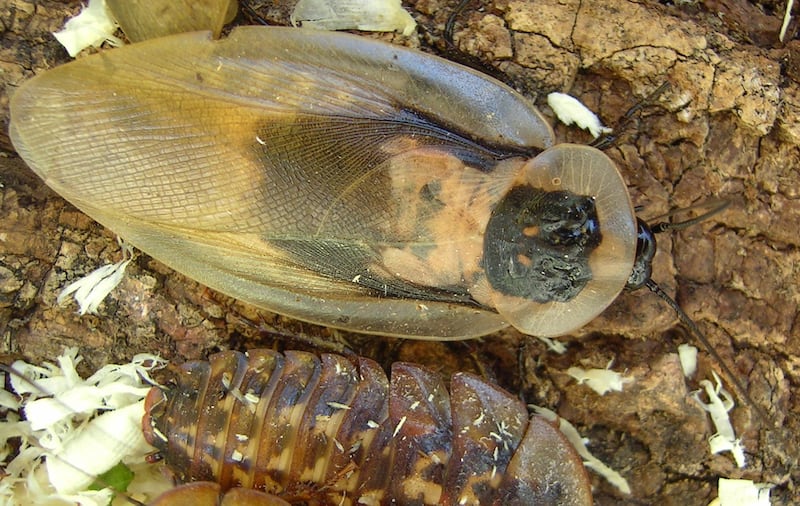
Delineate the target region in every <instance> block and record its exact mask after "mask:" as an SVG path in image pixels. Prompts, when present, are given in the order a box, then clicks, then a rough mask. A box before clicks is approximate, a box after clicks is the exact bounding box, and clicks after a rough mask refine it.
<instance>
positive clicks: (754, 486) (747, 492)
mask: <svg viewBox="0 0 800 506" xmlns="http://www.w3.org/2000/svg"><path fill="white" fill-rule="evenodd" d="M717 488H718V491H717V498H716V499H714V500H713V501H711V502H710V503H708V506H769V505H770V501H769V491H770V489H772V485H770V484H769V483H755V482H753V481H752V480H729V479H727V478H720V479H719V485H718V487H717Z"/></svg>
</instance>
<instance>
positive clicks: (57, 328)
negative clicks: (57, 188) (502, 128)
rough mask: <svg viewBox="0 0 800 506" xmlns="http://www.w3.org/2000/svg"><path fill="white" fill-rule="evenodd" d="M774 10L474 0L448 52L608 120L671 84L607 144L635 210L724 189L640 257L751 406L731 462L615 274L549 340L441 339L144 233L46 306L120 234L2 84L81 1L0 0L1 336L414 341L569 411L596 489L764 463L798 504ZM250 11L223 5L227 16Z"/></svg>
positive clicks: (105, 351) (76, 342)
mask: <svg viewBox="0 0 800 506" xmlns="http://www.w3.org/2000/svg"><path fill="white" fill-rule="evenodd" d="M276 3H277V2H271V1H270V2H266V1H262V2H257V1H253V2H250V6H251V7H252V8H253V10H255V11H257V12H259V13H261V15H262V16H265V17H272V18H274V19H275V20H276V21H278V22H282V23H284V24H285V23H286V22H287V21H288V19H287V15H286V12H287V11H288V8H286V6H282V7H281V6H279V7H276ZM457 3H458V2H455V1H449V2H448V1H444V0H418V1H411V2H405V3H404V4H405V6H406V7H407V8H408V9H409V10H410V12H411V13H412V15H413V16H414V17H415V18H416V19H417V21H418V23H419V25H420V30H418V33H417V34H415V35H414V36H412V38H411V39H407V38H404V37H402V36H399V35H391V34H383V35H379V37H381V38H385V39H389V40H393V41H394V42H397V43H402V44H406V45H412V46H415V47H419V48H421V49H422V50H425V51H430V52H437V53H439V54H443V55H444V56H445V57H447V56H448V53H447V52H446V51H443V50H442V49H441V48H443V47H444V45H443V44H442V42H441V37H442V33H443V30H444V24H445V22H446V20H447V17H448V16H449V14H450V13H451V12H452V11H453V9H454V8H455V4H457ZM481 4H482V5H481ZM783 9H784V5H783V3H782V2H774V1H771V0H764V1H761V2H759V1H755V0H754V1H753V2H749V1H746V0H717V1H711V0H709V1H706V2H674V3H673V2H657V1H650V0H640V1H620V0H593V1H581V0H543V1H538V0H537V1H533V0H495V1H486V2H477V1H475V2H473V5H471V6H469V7H468V8H467V9H466V10H465V11H464V12H463V13H462V14H461V15H460V16H459V17H458V19H457V22H456V25H455V41H456V44H457V46H458V49H459V50H460V51H461V52H463V53H466V54H469V55H472V56H474V57H475V58H476V59H478V60H480V61H481V62H484V63H485V64H487V65H489V66H491V67H493V68H495V69H499V70H500V71H502V72H503V73H504V74H505V75H506V76H508V79H509V81H510V82H511V83H512V84H513V85H514V86H516V87H518V88H519V89H522V90H524V92H525V93H526V94H528V95H529V96H530V99H531V100H533V101H535V102H536V104H537V105H539V106H540V107H541V108H542V110H543V111H544V112H545V113H546V114H550V115H552V114H551V113H550V111H549V109H548V108H547V106H546V103H545V97H546V95H547V93H549V92H551V91H562V92H568V93H570V94H572V95H574V96H576V97H578V98H580V99H581V100H582V101H583V102H584V103H586V104H587V105H588V106H589V107H590V108H592V109H593V110H594V111H596V112H598V114H599V116H600V117H601V118H602V120H603V122H604V123H605V124H606V125H610V126H612V127H613V126H615V125H623V123H624V118H623V115H624V113H625V112H626V111H627V110H628V109H630V108H631V107H633V106H634V105H636V104H637V103H640V102H642V101H643V100H646V98H647V97H648V96H649V95H650V94H651V93H652V92H653V91H654V90H655V89H656V88H658V87H659V86H660V85H661V84H663V83H665V82H669V83H670V87H669V89H668V90H666V91H665V92H664V93H662V94H661V95H660V96H659V97H658V98H656V99H655V100H653V101H652V103H647V102H645V103H644V106H643V107H642V109H641V110H640V112H639V113H637V114H636V115H635V116H634V121H633V124H631V123H630V122H629V123H627V124H626V125H623V126H625V128H624V129H623V132H622V135H621V137H620V138H619V140H618V142H617V143H616V144H615V145H614V146H613V147H611V148H609V149H607V150H606V153H607V154H608V155H609V156H610V157H611V158H612V159H613V160H615V162H616V163H617V164H618V166H619V168H620V170H621V171H622V173H623V175H624V177H625V178H626V181H627V182H628V185H629V188H630V192H631V196H632V199H633V202H634V205H637V206H641V215H642V216H644V217H645V218H653V217H656V216H659V215H662V214H664V213H666V212H668V211H669V210H670V209H673V208H676V207H687V206H690V205H693V204H696V203H698V202H702V201H705V200H708V199H711V198H716V197H721V198H725V199H728V200H729V201H730V202H731V205H730V207H729V208H728V209H727V210H726V211H724V212H723V213H721V214H719V215H717V216H714V217H713V218H712V219H710V220H708V221H706V222H703V223H701V224H699V225H696V226H692V227H689V228H687V229H685V230H681V231H678V232H674V233H670V234H663V235H664V236H663V237H659V253H658V255H657V256H656V260H655V264H654V272H653V278H654V279H655V280H656V281H657V282H658V283H659V284H660V285H661V286H662V287H663V288H664V289H665V290H666V291H667V292H668V293H670V294H672V295H674V296H675V297H676V299H677V301H678V303H679V304H680V306H681V307H682V308H683V309H684V310H685V311H686V312H687V313H688V314H689V316H690V317H691V318H692V319H693V320H694V321H696V322H697V324H698V326H699V327H700V329H701V330H702V331H703V332H704V333H705V334H706V336H707V337H708V339H709V340H710V341H711V343H712V344H713V346H714V347H715V348H716V350H717V351H718V353H719V354H720V355H721V356H722V358H723V360H724V361H726V363H727V364H728V365H729V366H730V367H731V369H732V370H733V372H734V373H735V374H736V375H737V376H738V378H739V381H740V382H741V383H742V384H743V385H744V386H745V388H746V389H747V391H748V393H749V396H750V397H751V398H752V399H753V401H754V402H755V403H756V404H757V405H758V406H760V407H761V408H762V409H763V410H764V411H765V412H766V413H767V415H768V417H767V419H766V420H761V419H759V417H758V416H757V415H756V413H755V412H754V410H753V409H752V408H750V407H748V406H746V404H745V403H744V402H743V401H742V399H741V396H740V395H736V397H737V406H736V408H735V409H734V410H733V411H732V412H731V418H732V422H733V425H734V428H735V429H736V433H737V435H738V436H739V437H741V438H742V441H743V444H744V447H745V448H746V452H747V459H748V464H747V466H746V467H745V468H744V469H739V468H737V467H736V465H735V463H734V462H733V460H732V459H731V458H730V455H729V454H721V455H711V454H710V453H709V451H708V443H707V438H708V437H709V436H710V435H711V434H713V432H714V428H713V425H712V424H711V422H710V420H709V418H708V416H707V414H706V413H705V412H704V411H702V410H701V409H700V408H699V406H698V405H697V404H696V403H695V402H694V401H693V400H692V399H691V398H690V396H689V394H690V392H691V391H692V390H695V389H697V388H699V387H698V384H697V381H696V380H685V379H684V378H683V375H682V374H681V370H680V365H679V362H678V356H677V352H676V349H677V345H678V344H680V343H682V342H687V341H691V337H690V336H689V334H688V333H687V332H686V331H685V330H684V329H683V327H682V326H681V324H680V323H679V322H678V321H677V318H676V317H675V314H674V313H673V312H672V311H671V310H670V309H669V308H668V307H667V306H665V305H664V304H663V303H662V302H661V300H659V299H658V298H657V297H656V296H654V295H653V294H651V293H649V292H647V290H640V291H638V292H633V293H623V294H622V295H621V296H620V297H619V298H618V299H617V300H616V301H615V302H614V303H613V304H612V305H611V307H610V308H609V309H608V310H607V311H606V312H605V313H604V314H603V315H602V316H601V317H599V318H597V319H596V320H595V321H593V322H592V323H591V324H590V325H589V326H587V327H585V328H583V329H581V331H580V332H578V333H576V334H575V335H573V336H567V337H565V338H564V339H563V340H564V341H565V342H566V343H567V344H568V351H567V352H566V353H565V354H563V355H556V354H554V353H552V352H549V351H547V349H546V347H545V346H544V345H543V344H542V343H540V342H539V341H537V340H535V339H533V338H530V337H528V336H524V335H522V334H520V333H518V332H516V331H513V330H508V331H505V332H502V333H499V334H497V335H491V336H487V337H485V338H482V339H479V340H472V341H464V342H447V343H444V342H434V341H429V342H423V341H409V340H399V339H391V338H385V337H375V336H361V335H356V334H350V333H346V332H341V331H337V330H332V329H326V328H320V327H315V326H313V325H309V324H305V323H300V322H296V321H290V320H288V319H286V318H284V317H281V316H278V315H273V314H268V313H265V312H264V311H260V310H257V309H255V308H252V307H247V306H245V305H243V304H241V303H238V302H236V301H234V300H232V299H230V298H227V297H225V296H223V295H220V294H217V293H213V292H211V291H210V290H209V289H207V288H205V287H203V286H202V285H200V284H198V283H197V282H195V281H193V280H190V279H187V278H185V277H184V276H181V275H179V274H176V273H175V272H173V271H171V270H169V269H168V268H166V267H164V266H163V265H161V264H160V263H159V262H157V261H155V260H153V259H151V258H149V257H147V256H146V255H144V254H138V255H137V257H136V258H135V260H134V261H133V263H132V264H131V265H130V266H129V267H128V270H127V274H126V276H125V278H124V280H123V281H122V283H121V285H120V286H119V287H118V288H117V289H116V290H114V291H113V292H112V293H111V295H110V296H109V297H108V298H107V299H106V301H105V302H104V304H103V305H102V306H101V307H100V310H99V314H97V315H85V316H79V315H78V314H77V313H76V306H75V305H74V303H70V304H64V305H58V304H57V303H56V297H57V295H58V293H59V291H60V289H61V288H62V287H63V286H64V285H65V284H67V283H68V282H70V281H72V280H74V279H76V278H78V277H80V276H82V275H84V274H86V273H88V272H90V271H91V270H93V269H94V268H96V267H98V266H99V265H102V264H105V263H111V262H115V261H117V260H119V259H120V257H121V252H120V249H119V246H118V245H117V242H116V240H115V236H114V234H113V233H112V232H110V231H109V230H106V229H103V228H102V227H101V226H100V225H98V224H96V223H94V222H93V221H92V220H91V219H90V218H88V217H86V216H85V215H83V214H82V213H80V212H79V211H77V210H76V209H75V208H73V207H72V206H71V205H70V204H68V203H67V202H65V201H64V200H63V199H62V198H60V197H59V196H58V195H56V194H55V193H54V192H52V191H51V190H50V189H48V188H47V187H46V186H45V185H44V183H43V182H42V181H41V180H39V179H38V178H37V177H36V176H35V175H34V174H33V173H32V172H31V171H30V170H29V169H28V168H27V167H26V166H25V164H24V162H23V161H22V160H20V159H19V158H18V157H17V155H16V154H15V152H14V148H13V146H12V145H11V143H10V141H9V138H8V121H9V114H8V104H9V97H10V96H11V95H13V93H14V91H15V89H16V88H17V87H18V86H19V85H20V84H21V83H22V82H24V81H25V80H26V79H28V78H30V77H32V76H33V75H36V74H38V73H41V72H45V71H46V70H47V69H49V68H52V67H55V66H58V65H61V64H63V63H66V62H67V61H68V60H69V57H68V56H67V54H66V52H65V51H64V49H63V48H62V47H61V46H60V45H59V44H58V43H57V42H56V40H55V39H54V38H53V37H52V35H51V32H52V31H55V30H58V29H60V28H61V26H62V25H63V23H64V20H65V19H66V18H68V17H69V16H71V15H74V14H76V13H77V12H78V11H79V10H80V2H74V1H64V2H58V1H44V0H43V1H38V2H36V1H31V0H5V1H4V2H2V5H0V183H2V185H0V339H1V341H0V353H3V354H5V355H6V357H5V359H10V358H11V357H22V358H25V359H27V360H29V361H34V362H41V361H45V360H50V361H52V360H54V359H55V358H56V356H57V355H58V354H59V353H60V352H61V351H62V350H63V348H64V347H65V346H78V347H79V348H80V351H81V353H82V355H83V356H84V357H85V358H86V360H85V362H84V364H83V367H85V371H84V372H88V371H90V370H93V369H95V368H97V367H99V366H102V365H103V364H105V363H109V362H118V361H123V360H126V359H129V358H130V357H131V356H132V355H133V354H135V353H138V352H143V351H148V352H152V353H158V354H161V355H163V356H165V357H167V358H170V359H172V360H174V361H176V362H182V361H184V360H188V359H198V358H204V357H206V356H207V355H208V354H209V353H211V352H214V351H218V350H221V349H240V350H244V349H248V348H255V347H265V346H266V347H275V348H277V349H281V350H283V349H303V350H312V351H336V352H348V353H349V352H352V353H355V354H359V355H365V356H368V357H371V358H374V359H376V360H377V361H378V362H379V363H381V364H382V365H383V366H384V367H387V366H388V365H389V364H390V363H391V362H393V361H397V360H404V361H412V362H417V363H421V364H425V365H428V366H429V367H432V368H433V369H435V370H436V371H439V372H441V374H442V375H443V377H445V378H446V377H449V375H450V374H451V373H452V372H454V371H457V370H466V371H473V372H477V373H479V374H482V375H484V376H485V377H487V378H488V379H490V380H492V381H496V382H497V383H498V384H500V385H501V386H502V387H504V388H506V389H507V390H509V391H511V392H514V393H518V394H519V395H520V397H521V398H522V399H523V400H524V401H526V402H528V403H531V404H537V405H543V406H548V407H550V408H552V409H554V410H555V411H557V412H558V413H559V414H560V415H561V416H563V417H564V418H566V419H568V420H570V421H571V422H572V423H573V424H575V425H576V426H577V427H578V429H579V430H580V431H581V433H582V434H584V435H585V436H586V437H587V438H589V440H590V443H589V447H590V449H591V450H592V451H593V452H594V454H595V455H596V456H598V457H599V458H600V459H601V460H602V461H604V462H605V463H607V464H608V465H609V466H611V467H612V468H614V469H617V470H619V471H620V472H621V473H622V475H623V476H625V477H626V478H627V479H628V481H629V482H630V483H631V486H632V489H633V490H632V494H631V495H629V496H625V495H621V494H620V493H619V492H618V491H617V490H616V489H615V488H613V487H612V486H611V485H609V484H608V483H607V482H605V481H604V480H603V479H601V478H599V477H597V476H593V480H594V486H595V502H596V504H663V505H669V504H708V502H709V501H711V500H712V499H713V498H714V497H716V487H717V478H718V477H728V478H744V479H752V480H754V481H756V482H768V483H772V484H775V485H776V487H775V488H774V489H773V491H772V497H773V502H772V504H787V505H788V504H798V503H800V493H798V492H797V489H796V487H797V484H798V480H799V479H800V474H799V473H800V471H798V469H800V466H798V465H797V464H798V456H800V401H799V400H798V397H797V396H796V395H794V390H795V389H796V388H797V384H798V381H800V316H798V302H800V252H799V251H798V246H800V234H798V231H800V175H798V169H800V148H799V144H800V86H799V85H798V80H799V79H800V70H798V69H800V40H796V39H795V35H796V32H797V24H796V22H793V23H792V24H790V25H789V30H788V33H787V36H786V40H785V41H784V42H780V41H779V40H778V31H779V29H780V25H781V19H782V17H783ZM248 22H250V20H248V18H247V16H245V15H242V14H240V15H239V16H238V17H237V19H236V20H235V21H234V24H246V23H248ZM365 36H375V35H365ZM92 51H94V50H92ZM556 133H557V136H558V138H559V139H560V140H570V141H572V142H588V141H590V140H591V139H590V138H589V137H588V135H587V134H585V133H584V132H581V131H577V130H575V129H573V128H566V127H563V126H558V127H557V128H556ZM100 169H101V168H92V167H87V168H86V170H100ZM692 344H696V343H692ZM5 359H4V360H5ZM612 360H613V369H614V370H617V371H625V374H626V375H628V376H631V377H632V378H633V379H634V381H633V382H632V383H629V384H627V385H625V388H624V390H623V391H622V392H614V393H609V394H606V395H605V396H599V395H597V394H596V393H595V392H593V391H592V390H590V389H589V388H588V387H587V386H586V385H579V384H577V383H576V381H575V380H573V379H572V378H571V377H570V376H569V375H567V373H566V370H567V368H569V367H571V366H579V367H583V368H604V367H606V366H607V364H608V363H609V362H610V361H612ZM6 361H7V360H6ZM712 369H715V370H719V366H718V365H717V364H715V363H714V362H713V360H712V359H711V358H710V357H709V355H708V354H707V353H706V352H704V351H703V350H702V348H701V351H700V363H699V372H698V375H697V376H696V378H697V379H703V378H710V375H711V372H710V371H711V370H712Z"/></svg>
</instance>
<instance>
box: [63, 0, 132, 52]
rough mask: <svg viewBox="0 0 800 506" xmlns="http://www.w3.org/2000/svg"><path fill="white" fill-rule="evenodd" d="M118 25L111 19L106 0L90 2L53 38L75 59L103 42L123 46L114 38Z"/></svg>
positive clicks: (92, 0)
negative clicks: (85, 50) (89, 48)
mask: <svg viewBox="0 0 800 506" xmlns="http://www.w3.org/2000/svg"><path fill="white" fill-rule="evenodd" d="M116 29H117V23H116V21H114V19H113V18H112V17H111V13H110V12H109V10H108V8H107V7H106V1H105V0H89V4H88V5H87V6H86V7H84V8H83V10H81V12H80V14H78V15H77V16H75V17H74V18H72V19H70V20H68V21H67V23H66V24H65V25H64V28H63V29H62V30H61V31H58V32H54V33H53V36H54V37H55V38H56V40H58V42H60V43H61V45H62V46H64V48H65V49H66V50H67V52H68V53H69V55H70V56H72V57H73V58H75V56H77V55H78V53H80V52H81V51H83V50H84V49H86V48H87V47H89V46H93V47H100V45H101V44H102V43H103V42H108V43H109V44H111V45H112V46H121V45H122V41H121V40H120V39H118V38H117V37H114V31H116Z"/></svg>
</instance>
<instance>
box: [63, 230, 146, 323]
mask: <svg viewBox="0 0 800 506" xmlns="http://www.w3.org/2000/svg"><path fill="white" fill-rule="evenodd" d="M120 245H121V246H122V260H120V261H119V262H117V263H115V264H109V265H104V266H102V267H100V268H99V269H95V270H93V271H92V272H90V273H89V274H87V275H86V276H84V277H82V278H80V279H78V280H76V281H73V282H72V283H70V284H69V285H67V287H66V288H64V289H63V290H61V293H60V294H58V298H57V299H56V302H57V303H58V304H61V303H63V302H64V301H65V300H66V299H67V297H69V296H70V295H72V296H73V297H74V298H75V301H76V302H77V303H78V307H79V309H78V313H80V314H81V315H84V314H86V313H89V314H97V309H98V308H99V307H100V304H101V303H102V302H103V300H104V299H105V298H106V297H107V296H108V294H109V293H111V290H113V289H114V288H116V287H117V285H119V283H120V282H121V281H122V277H123V276H124V275H125V269H126V268H127V267H128V264H129V263H130V262H131V260H133V250H132V249H131V247H130V246H129V245H128V244H127V243H124V242H122V241H121V240H120Z"/></svg>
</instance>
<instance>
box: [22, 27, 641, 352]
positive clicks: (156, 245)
mask: <svg viewBox="0 0 800 506" xmlns="http://www.w3.org/2000/svg"><path fill="white" fill-rule="evenodd" d="M10 135H11V138H12V141H13V143H14V146H15V147H16V149H17V150H18V152H19V153H20V155H21V156H22V157H23V158H24V159H25V161H26V162H27V163H28V164H29V165H30V166H31V167H32V168H33V170H34V171H35V172H36V173H37V174H38V175H39V176H40V177H42V179H44V181H45V182H46V183H47V184H48V185H49V186H51V187H52V188H53V189H55V190H56V191H57V192H58V193H60V194H61V195H62V196H64V197H65V198H67V200H69V201H70V202H72V203H73V204H75V205H76V206H77V207H78V208H80V209H81V210H83V211H84V212H86V213H87V214H89V215H90V216H92V217H93V218H95V219H96V220H97V221H99V222H101V223H102V224H104V225H106V226H107V227H109V228H110V229H112V230H113V231H115V232H117V233H118V234H119V235H121V236H122V237H123V238H125V239H126V240H128V241H130V242H131V243H132V244H133V245H135V246H137V247H139V248H140V249H142V250H143V251H145V252H147V253H149V254H151V255H152V256H154V257H155V258H157V259H159V260H161V261H163V262H164V263H166V264H168V265H170V266H171V267H173V268H175V269H176V270H178V271H181V272H183V273H185V274H187V275H189V276H190V277H193V278H195V279H197V280H199V281H202V282H203V283H205V284H207V285H208V286H210V287H212V288H215V289H217V290H219V291H221V292H223V293H227V294H229V295H231V296H234V297H236V298H239V299H241V300H243V301H246V302H250V303H252V304H254V305H256V306H259V307H263V308H266V309H270V310H272V311H275V312H277V313H281V314H286V315H289V316H293V317H295V318H298V319H301V320H306V321H311V322H314V323H319V324H323V325H327V326H332V327H337V328H343V329H348V330H353V331H358V332H367V333H376V334H384V335H392V336H404V337H417V338H429V339H464V338H469V337H475V336H480V335H485V334H487V333H490V332H493V331H496V330H499V329H502V328H504V327H506V326H508V325H509V324H510V325H513V326H514V327H516V328H518V329H519V330H521V331H522V332H524V333H526V334H532V335H539V336H555V335H562V334H565V333H567V332H570V331H571V330H574V329H576V328H579V327H581V326H582V325H584V324H585V323H587V322H588V321H590V320H591V319H593V318H594V317H595V316H597V315H598V314H599V313H600V312H601V311H602V310H603V309H605V308H606V307H607V306H608V305H609V304H610V303H611V301H613V300H614V298H615V297H616V296H617V295H618V294H619V292H620V291H621V290H622V289H623V287H624V286H625V284H626V282H627V281H628V278H629V277H630V274H631V270H632V266H633V265H634V261H635V256H636V234H637V230H636V218H635V215H634V211H633V207H632V205H631V201H630V198H629V196H628V192H627V189H626V187H625V182H624V181H623V179H622V177H621V176H620V174H619V172H618V171H617V168H616V167H615V165H614V164H613V163H612V161H611V160H610V159H609V158H607V157H606V156H605V155H604V154H603V153H602V152H600V151H598V150H596V149H593V148H590V147H586V146H579V145H572V144H561V145H554V139H553V132H552V129H551V128H550V126H549V125H548V124H547V122H546V121H545V120H544V118H543V117H542V116H541V114H540V113H539V111H538V110H537V109H536V108H534V107H533V106H532V105H530V104H529V103H528V102H527V101H526V100H525V99H524V98H523V97H521V96H520V95H518V94H517V93H516V92H514V91H513V90H512V89H511V88H508V87H507V86H505V85H503V84H501V83H500V82H498V81H495V80H494V79H491V78H488V77H486V76H484V75H482V74H480V73H477V72H475V71H472V70H469V69H467V68H465V67H462V66H460V65H457V64H454V63H451V62H448V61H446V60H442V59H440V58H437V57H434V56H430V55H426V54H423V53H419V52H416V51H412V50H409V49H405V48H401V47H396V46H392V45H389V44H385V43H381V42H376V41H372V40H366V39H364V38H359V37H355V36H352V35H346V34H338V33H328V32H315V31H308V30H295V29H284V28H266V27H240V28H237V29H236V30H234V31H233V32H232V33H231V35H230V36H229V37H227V38H225V39H222V40H218V41H214V40H211V38H210V37H209V36H208V35H207V34H202V33H192V34H182V35H178V36H173V37H166V38H161V39H155V40H151V41H147V42H143V43H139V44H134V45H131V46H128V47H124V48H121V49H119V50H115V51H110V52H105V53H101V54H98V55H94V56H90V57H87V58H83V59H81V60H78V61H75V62H73V63H70V64H68V65H64V66H62V67H58V68H55V69H53V70H51V71H48V72H46V73H44V74H42V75H40V76H37V77H36V78H34V79H32V80H30V81H28V82H27V83H25V84H24V85H23V86H21V87H20V88H19V89H18V90H17V92H16V93H15V94H14V96H13V98H12V104H11V128H10Z"/></svg>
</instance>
